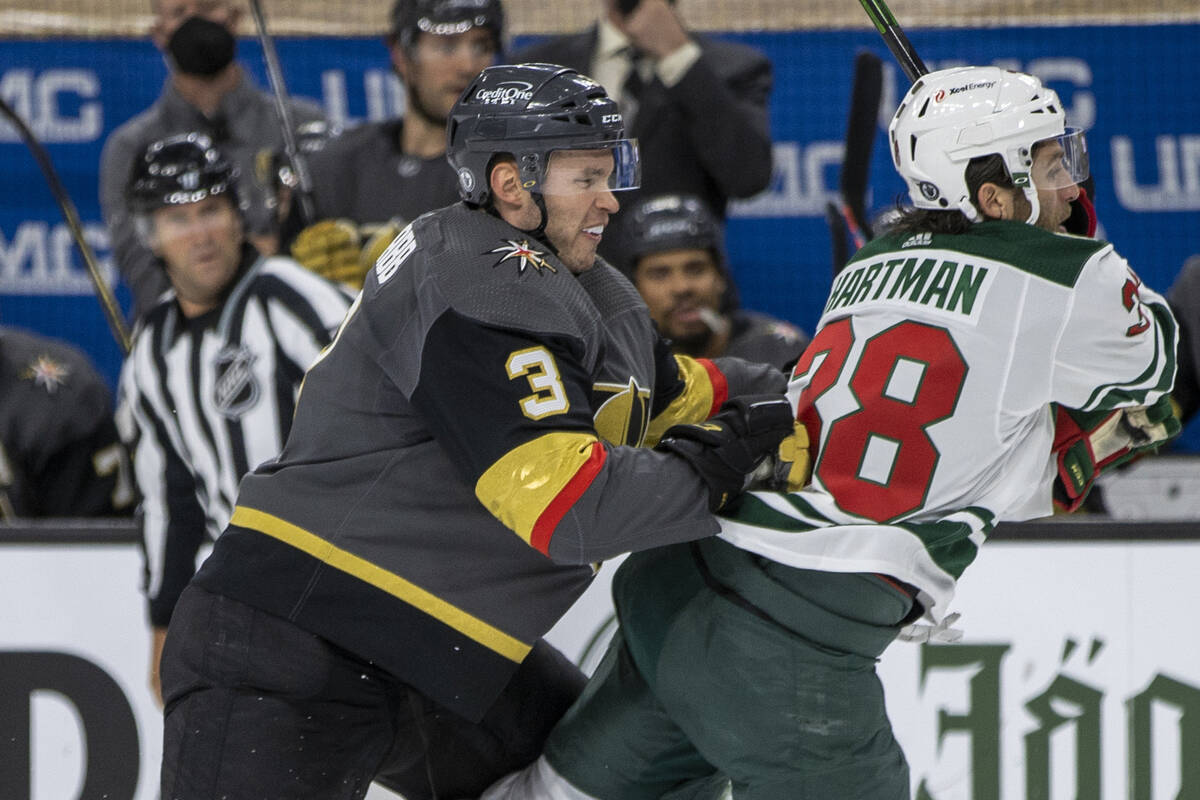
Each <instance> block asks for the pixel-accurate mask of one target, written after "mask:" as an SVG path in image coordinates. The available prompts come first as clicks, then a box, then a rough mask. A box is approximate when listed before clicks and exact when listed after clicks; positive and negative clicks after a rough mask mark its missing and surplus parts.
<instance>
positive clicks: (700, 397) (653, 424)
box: [646, 355, 727, 447]
mask: <svg viewBox="0 0 1200 800" xmlns="http://www.w3.org/2000/svg"><path fill="white" fill-rule="evenodd" d="M675 363H676V365H677V366H678V368H679V377H680V379H681V380H682V381H683V382H684V384H685V386H684V389H683V391H682V392H681V393H680V394H679V396H678V397H676V398H675V399H674V400H672V401H671V404H670V405H669V406H667V407H666V408H665V409H663V412H662V413H661V414H659V415H658V416H657V417H655V418H654V419H652V420H650V428H649V430H647V431H646V446H647V447H653V446H654V445H656V444H658V440H659V439H661V438H662V435H663V434H664V433H666V431H667V428H669V427H671V426H672V425H677V424H679V423H690V422H703V421H704V420H706V419H708V418H709V417H711V416H712V414H713V412H714V411H715V410H716V408H714V406H717V407H719V406H720V405H721V403H723V402H725V399H724V397H721V396H719V395H723V394H724V393H725V392H726V391H727V390H726V389H725V387H724V385H723V384H724V377H725V376H724V375H722V374H721V372H720V370H718V369H717V367H716V365H715V364H713V363H712V362H711V361H708V360H707V359H694V358H689V357H688V356H681V355H676V356H675ZM714 378H718V379H719V380H720V381H721V383H722V385H721V386H714V385H713V382H714ZM717 399H720V401H721V402H720V403H717V402H714V401H715V400H717Z"/></svg>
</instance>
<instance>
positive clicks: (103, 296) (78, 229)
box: [0, 98, 131, 355]
mask: <svg viewBox="0 0 1200 800" xmlns="http://www.w3.org/2000/svg"><path fill="white" fill-rule="evenodd" d="M0 114H3V115H4V116H5V117H6V118H7V119H8V121H9V122H11V123H12V125H13V127H14V128H16V129H17V133H19V134H20V135H21V139H22V140H23V141H24V142H25V146H26V147H28V148H29V152H30V153H32V154H33V158H34V160H35V161H36V162H37V165H38V167H39V168H40V169H41V171H42V175H43V176H44V177H45V178H46V183H48V184H50V193H51V194H53V195H54V202H55V203H57V204H58V210H59V211H61V212H62V215H63V219H65V220H66V222H67V229H68V230H69V231H70V232H71V238H72V239H74V240H75V246H76V247H77V248H78V249H79V254H80V255H81V256H83V263H84V264H85V265H87V271H88V277H89V278H91V279H92V286H93V287H95V289H96V299H97V300H99V301H100V308H101V310H102V311H103V312H104V318H105V320H107V321H108V327H109V329H110V330H112V334H113V337H114V338H115V339H116V340H117V344H118V345H120V347H121V353H122V355H128V354H129V348H130V346H131V340H130V338H129V329H128V328H126V327H125V320H124V319H123V318H122V316H121V307H120V306H119V305H117V298H116V297H115V296H114V295H113V291H112V288H111V287H110V286H109V285H108V284H107V283H106V282H105V280H104V276H103V275H101V274H100V266H99V265H98V264H97V263H96V255H95V253H93V252H92V248H91V247H89V246H88V243H87V240H86V239H84V238H83V226H82V225H80V223H79V212H78V211H77V210H76V209H75V204H74V203H73V202H71V196H70V195H69V194H67V190H66V188H65V187H64V186H63V185H62V181H61V180H59V177H58V171H57V170H55V169H54V164H53V163H52V162H51V161H50V154H49V153H47V152H46V148H45V147H43V146H42V143H41V142H39V141H38V140H37V137H35V136H34V135H33V131H31V130H29V126H28V125H26V124H25V120H23V119H21V117H20V115H18V114H17V112H16V111H14V110H13V109H12V107H11V106H10V105H9V104H8V103H7V102H6V101H5V100H4V99H3V98H0Z"/></svg>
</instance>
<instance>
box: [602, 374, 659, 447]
mask: <svg viewBox="0 0 1200 800" xmlns="http://www.w3.org/2000/svg"><path fill="white" fill-rule="evenodd" d="M592 396H593V398H594V401H593V402H594V405H595V407H596V414H595V418H594V422H595V425H596V433H598V434H600V437H601V438H602V439H604V441H606V442H608V443H609V444H614V445H622V444H625V445H629V446H631V447H637V446H639V445H640V444H641V443H642V441H643V440H644V439H645V438H646V431H647V429H648V428H649V427H650V390H649V389H647V388H643V387H641V386H639V385H638V382H637V379H636V378H633V377H631V378H630V379H629V382H628V383H597V384H594V385H593V387H592Z"/></svg>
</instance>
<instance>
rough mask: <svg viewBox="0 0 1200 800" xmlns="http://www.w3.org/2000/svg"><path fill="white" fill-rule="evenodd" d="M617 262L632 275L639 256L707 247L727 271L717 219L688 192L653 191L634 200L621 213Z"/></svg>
mask: <svg viewBox="0 0 1200 800" xmlns="http://www.w3.org/2000/svg"><path fill="white" fill-rule="evenodd" d="M622 229H623V236H622V239H621V248H620V253H621V256H622V260H623V262H624V263H623V264H621V265H620V266H621V267H622V269H623V270H624V271H625V273H626V274H627V275H630V276H632V275H633V273H634V269H635V267H636V266H637V263H638V261H639V260H641V258H642V257H643V256H647V255H650V254H651V253H661V252H664V251H666V250H690V249H700V250H708V251H709V252H711V253H712V255H713V259H714V260H715V261H716V263H717V268H718V269H719V270H720V271H721V273H722V274H726V275H727V274H728V265H727V263H726V259H725V235H724V232H723V231H722V229H721V223H720V222H718V221H717V218H716V216H714V215H713V213H712V212H711V211H709V209H708V207H707V206H706V205H705V204H704V202H703V201H702V200H701V199H700V198H698V197H695V196H694V195H690V194H664V195H655V196H652V197H647V198H643V199H640V200H638V201H637V202H635V203H634V204H633V205H632V206H630V207H629V209H628V211H627V212H626V215H625V222H624V225H623V228H622Z"/></svg>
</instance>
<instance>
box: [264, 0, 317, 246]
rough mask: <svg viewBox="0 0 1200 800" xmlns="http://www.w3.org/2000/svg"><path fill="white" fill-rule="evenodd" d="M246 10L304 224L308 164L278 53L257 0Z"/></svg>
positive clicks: (308, 215)
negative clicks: (299, 142)
mask: <svg viewBox="0 0 1200 800" xmlns="http://www.w3.org/2000/svg"><path fill="white" fill-rule="evenodd" d="M250 13H251V14H253V15H254V26H255V28H257V29H258V40H259V42H260V43H261V44H262V50H263V60H264V61H265V62H266V65H267V81H268V82H269V83H270V84H271V93H272V94H273V95H274V96H275V116H277V117H278V118H279V127H280V128H282V129H283V150H284V152H285V153H286V154H287V157H288V160H289V161H291V164H292V171H293V172H295V173H296V183H297V189H298V190H299V191H298V192H297V194H298V195H299V198H300V211H301V214H302V216H303V217H304V224H305V225H308V224H310V223H312V222H315V221H316V220H315V219H314V217H315V216H316V210H315V209H314V208H313V200H312V179H311V178H310V177H309V172H308V164H307V163H306V162H305V160H304V156H303V154H302V153H301V152H300V148H299V147H298V146H297V145H296V128H295V126H294V125H293V124H292V112H291V110H290V109H289V108H288V92H287V85H286V84H285V83H284V82H283V70H282V69H280V67H279V54H278V53H276V52H275V40H274V38H272V36H271V34H270V32H269V31H268V30H267V19H266V17H265V16H263V10H262V3H261V1H260V0H250Z"/></svg>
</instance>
